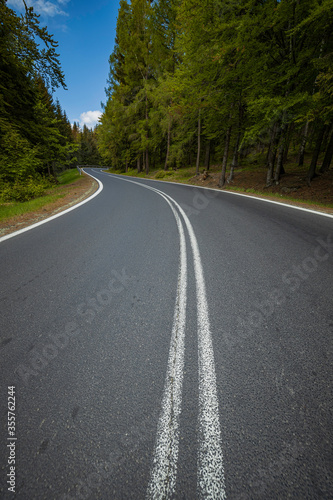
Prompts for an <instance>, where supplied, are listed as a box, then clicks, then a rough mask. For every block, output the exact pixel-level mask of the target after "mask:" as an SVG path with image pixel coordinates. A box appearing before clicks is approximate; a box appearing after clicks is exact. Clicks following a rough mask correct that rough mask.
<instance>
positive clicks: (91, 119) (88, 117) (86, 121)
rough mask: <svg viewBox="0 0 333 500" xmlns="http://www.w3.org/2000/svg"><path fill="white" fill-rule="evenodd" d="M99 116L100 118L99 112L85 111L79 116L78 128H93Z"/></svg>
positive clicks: (100, 113)
mask: <svg viewBox="0 0 333 500" xmlns="http://www.w3.org/2000/svg"><path fill="white" fill-rule="evenodd" d="M100 116H102V112H101V111H85V112H84V113H81V115H80V126H81V127H83V125H87V127H88V128H94V126H95V125H96V124H97V122H98V118H99V117H100Z"/></svg>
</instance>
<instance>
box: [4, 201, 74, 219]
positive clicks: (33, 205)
mask: <svg viewBox="0 0 333 500" xmlns="http://www.w3.org/2000/svg"><path fill="white" fill-rule="evenodd" d="M64 196H65V195H64V194H55V195H46V196H41V197H40V198H35V199H34V200H30V201H23V202H19V201H17V202H13V203H1V204H0V221H2V220H4V219H8V218H9V217H15V216H18V215H24V214H26V213H27V212H34V211H36V210H39V209H40V208H43V207H44V206H45V205H48V204H49V203H53V202H54V201H56V200H58V199H59V198H63V197H64Z"/></svg>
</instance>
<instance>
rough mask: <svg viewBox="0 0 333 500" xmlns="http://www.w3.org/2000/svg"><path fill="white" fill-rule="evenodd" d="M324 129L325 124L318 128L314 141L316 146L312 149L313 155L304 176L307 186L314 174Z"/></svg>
mask: <svg viewBox="0 0 333 500" xmlns="http://www.w3.org/2000/svg"><path fill="white" fill-rule="evenodd" d="M325 130H326V125H323V126H322V127H321V129H320V130H319V133H318V137H317V141H316V146H315V149H314V152H313V155H312V159H311V165H310V167H309V170H308V175H307V178H306V180H307V183H308V186H310V185H311V181H312V179H313V178H314V177H315V176H316V167H317V161H318V157H319V154H320V148H321V144H322V142H323V138H324V134H325Z"/></svg>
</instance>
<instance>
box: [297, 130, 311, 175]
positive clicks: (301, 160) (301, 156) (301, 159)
mask: <svg viewBox="0 0 333 500" xmlns="http://www.w3.org/2000/svg"><path fill="white" fill-rule="evenodd" d="M309 124H310V123H309V121H307V122H306V124H305V127H304V132H303V135H302V140H301V145H300V148H299V156H298V166H299V167H302V166H303V163H304V154H305V145H306V141H307V140H308V133H309Z"/></svg>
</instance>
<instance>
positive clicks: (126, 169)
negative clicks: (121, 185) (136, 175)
mask: <svg viewBox="0 0 333 500" xmlns="http://www.w3.org/2000/svg"><path fill="white" fill-rule="evenodd" d="M125 172H128V160H127V158H126V163H125Z"/></svg>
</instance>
